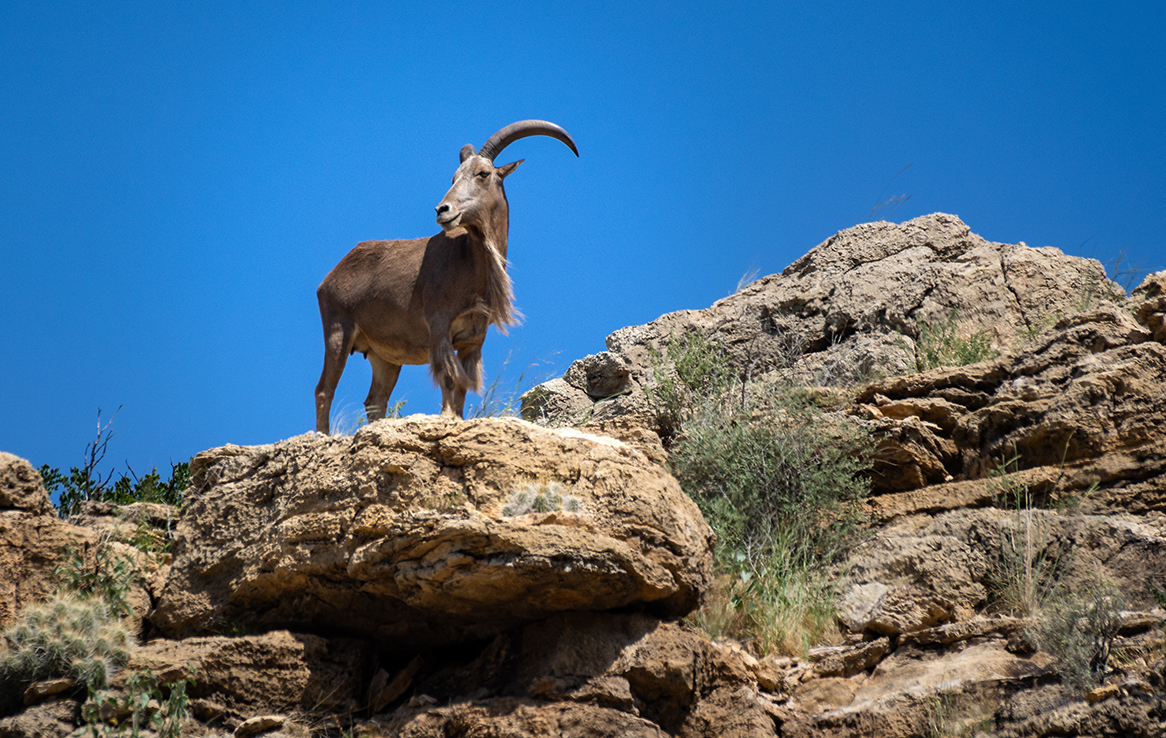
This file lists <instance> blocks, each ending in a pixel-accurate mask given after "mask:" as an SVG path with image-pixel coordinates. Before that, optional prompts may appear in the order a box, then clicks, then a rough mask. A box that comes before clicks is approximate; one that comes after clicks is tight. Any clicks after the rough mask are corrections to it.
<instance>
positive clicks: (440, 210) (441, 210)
mask: <svg viewBox="0 0 1166 738" xmlns="http://www.w3.org/2000/svg"><path fill="white" fill-rule="evenodd" d="M448 212H449V205H446V204H445V203H442V204H440V205H438V206H437V214H438V215H441V214H442V213H448Z"/></svg>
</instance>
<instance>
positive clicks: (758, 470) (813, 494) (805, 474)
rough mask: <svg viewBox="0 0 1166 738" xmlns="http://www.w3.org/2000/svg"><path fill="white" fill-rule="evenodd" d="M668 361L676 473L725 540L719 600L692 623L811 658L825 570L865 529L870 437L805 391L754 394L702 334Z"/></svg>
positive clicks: (771, 386)
mask: <svg viewBox="0 0 1166 738" xmlns="http://www.w3.org/2000/svg"><path fill="white" fill-rule="evenodd" d="M667 351H668V353H667V359H666V360H665V357H664V356H661V355H660V354H659V353H658V352H657V353H655V354H654V361H653V370H654V371H653V374H654V379H655V388H654V389H653V402H654V406H655V408H656V409H657V417H658V418H660V419H663V420H664V421H665V422H662V423H661V426H665V425H666V423H670V424H671V430H672V433H673V435H672V437H671V445H670V449H669V454H670V457H669V467H670V469H671V471H672V473H673V474H674V475H675V476H676V478H677V480H678V481H679V482H680V485H681V487H683V489H684V490H685V492H687V493H688V495H689V496H690V497H692V498H693V500H694V501H695V502H696V503H697V506H698V507H699V508H700V510H701V513H702V514H703V515H704V517H705V520H707V521H708V523H709V525H710V526H711V527H712V529H713V531H714V532H715V533H716V536H717V549H716V562H717V569H718V575H719V576H718V581H719V582H720V584H719V585H718V589H719V592H720V597H719V598H717V597H714V598H712V599H711V600H710V602H709V603H708V604H706V606H705V608H703V609H702V610H701V611H700V612H698V613H697V614H696V615H694V616H693V618H692V619H691V620H692V622H694V623H698V624H700V625H701V627H704V628H706V630H708V631H709V633H710V635H713V636H714V637H716V634H717V633H720V634H727V635H731V636H732V637H737V638H742V639H748V640H752V641H753V642H754V644H755V645H756V646H757V647H758V648H759V649H761V650H763V651H768V650H780V651H783V652H786V653H798V652H804V651H805V650H806V649H808V648H809V647H810V646H811V645H813V644H814V643H816V642H817V641H818V640H819V639H820V638H821V637H822V636H823V635H824V634H825V633H827V632H828V631H830V630H831V628H832V627H833V620H834V618H833V613H834V608H833V602H834V592H833V588H832V585H831V584H830V581H831V578H830V577H829V576H828V573H827V570H828V567H829V565H830V564H831V563H832V562H834V560H835V559H836V558H837V557H838V555H839V554H840V552H841V550H842V548H843V545H844V542H845V541H846V539H847V537H848V536H849V535H850V534H851V533H852V532H853V531H854V530H855V527H856V525H857V523H858V522H859V521H860V520H861V507H860V505H861V501H862V500H863V499H864V498H865V496H866V494H867V492H868V490H869V483H868V482H867V480H866V479H865V477H864V476H863V472H864V471H865V469H866V467H867V464H866V463H865V462H864V461H862V459H863V457H864V455H865V451H866V449H867V447H868V444H869V441H868V438H867V436H866V434H865V433H864V432H862V431H860V430H859V429H858V427H857V426H856V425H854V424H852V423H850V422H849V421H846V420H843V419H838V418H827V417H826V416H825V415H824V414H823V412H822V410H821V409H820V408H819V407H818V406H817V405H816V404H815V403H814V401H813V398H812V397H811V395H810V394H809V393H807V392H805V391H804V390H802V389H800V388H797V387H794V386H792V385H790V384H788V383H785V382H783V381H780V380H770V381H766V382H753V383H750V384H748V385H745V384H744V383H742V382H741V381H740V380H739V378H738V375H737V373H736V372H735V371H734V370H733V367H732V365H731V362H730V359H729V357H728V355H727V354H726V353H725V352H724V351H723V350H722V349H720V348H719V347H718V346H716V345H715V344H714V343H712V342H711V341H709V340H708V339H707V338H705V337H704V336H702V335H700V334H689V335H688V336H686V337H685V338H684V339H681V340H679V341H672V342H671V343H670V344H669V346H668V349H667ZM775 376H776V375H775Z"/></svg>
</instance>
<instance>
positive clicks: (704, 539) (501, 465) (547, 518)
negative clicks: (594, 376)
mask: <svg viewBox="0 0 1166 738" xmlns="http://www.w3.org/2000/svg"><path fill="white" fill-rule="evenodd" d="M192 470H193V473H194V481H193V486H192V489H191V491H190V492H188V493H187V498H186V499H187V504H186V509H185V511H184V513H183V516H182V519H181V521H180V522H179V524H178V527H177V540H176V545H175V555H174V562H173V568H172V571H171V574H170V578H169V581H168V582H167V584H166V587H165V590H164V592H163V594H162V597H161V599H160V601H159V603H158V606H157V609H156V611H155V612H154V614H153V616H152V621H153V623H154V624H155V625H156V626H157V627H158V628H159V629H160V631H161V632H162V633H164V634H166V635H169V636H172V637H178V636H189V635H194V634H203V633H209V632H214V631H215V630H216V629H221V628H223V627H224V626H225V625H230V624H232V623H237V622H245V623H248V624H251V625H260V626H263V627H289V628H293V629H301V630H309V631H312V632H325V633H360V634H362V635H363V636H364V637H368V638H372V639H374V640H376V641H377V642H378V643H379V644H380V645H381V646H382V647H384V648H387V649H401V650H409V649H414V650H415V649H418V648H424V647H426V646H433V645H440V644H445V643H453V642H458V641H464V640H470V639H479V638H484V637H488V636H491V635H493V634H496V633H499V632H501V631H503V630H505V629H506V628H508V627H512V626H514V625H515V624H519V623H523V622H529V621H533V620H537V619H541V618H545V617H548V616H550V615H553V614H555V613H560V612H570V611H594V610H608V609H613V608H623V607H629V606H643V607H647V608H649V609H650V610H651V611H653V612H656V613H659V614H663V615H670V616H676V615H683V614H685V613H687V612H689V611H691V610H692V609H694V608H695V607H696V605H697V603H698V601H699V599H700V597H701V593H702V592H703V591H704V590H705V588H706V586H707V584H708V582H709V578H710V576H711V563H712V554H711V550H712V548H711V544H712V533H711V531H710V530H709V528H708V526H707V525H706V524H705V522H704V520H703V518H702V517H701V515H700V512H699V511H698V510H697V508H696V505H695V504H694V503H693V502H692V501H691V500H690V499H689V498H688V497H687V496H685V494H684V493H683V492H682V491H681V490H680V487H679V485H677V483H676V481H675V480H674V479H673V478H672V477H671V476H670V475H669V474H668V473H667V472H666V471H665V470H664V469H663V467H662V466H660V465H659V464H656V463H654V462H652V461H650V460H649V459H648V458H646V457H645V456H644V455H643V454H642V453H640V452H639V451H637V450H636V449H635V448H633V447H632V446H629V445H626V444H624V443H622V442H620V441H616V440H614V439H611V438H603V437H598V436H589V435H587V434H584V433H580V432H579V431H574V430H567V429H564V430H548V429H544V428H540V427H538V426H535V425H533V424H531V423H527V422H526V421H522V420H519V419H517V418H500V419H483V420H473V421H466V422H461V421H453V420H448V419H444V418H438V417H421V416H414V417H411V418H407V419H404V420H387V421H381V422H377V423H373V424H372V425H369V426H367V427H364V428H362V429H360V430H359V431H358V432H357V433H356V434H355V435H354V436H352V437H351V438H329V437H324V436H319V435H316V434H308V435H305V436H300V437H297V438H293V439H290V440H288V441H284V442H281V443H277V444H274V445H268V446H256V447H239V446H226V447H223V448H218V449H213V450H210V451H206V452H203V453H202V454H199V455H198V456H197V457H196V458H195V459H194V461H193V463H192ZM538 495H541V500H542V501H541V503H540V502H539V501H538V500H536V499H532V498H534V497H537V496H538ZM555 495H558V497H559V498H560V499H559V502H558V503H557V504H556V502H555V500H554V499H553V498H554V497H555ZM572 498H573V499H572ZM532 503H533V504H532ZM556 506H557V507H559V508H560V509H553V510H548V511H545V512H537V511H531V508H532V507H533V508H534V510H537V509H540V508H542V509H545V508H547V507H556ZM572 508H576V509H572Z"/></svg>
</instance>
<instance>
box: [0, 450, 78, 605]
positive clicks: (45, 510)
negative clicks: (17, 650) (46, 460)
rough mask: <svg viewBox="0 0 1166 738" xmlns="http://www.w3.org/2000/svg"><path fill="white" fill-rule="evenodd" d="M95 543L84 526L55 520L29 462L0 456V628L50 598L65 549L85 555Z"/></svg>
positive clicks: (54, 514) (38, 473) (51, 508)
mask: <svg viewBox="0 0 1166 738" xmlns="http://www.w3.org/2000/svg"><path fill="white" fill-rule="evenodd" d="M96 540H97V535H96V534H95V533H93V532H92V531H90V530H88V529H87V528H81V527H78V526H73V525H69V524H68V523H65V522H64V521H62V520H61V519H60V518H58V517H57V513H56V510H55V509H54V508H53V506H52V503H51V502H50V501H49V495H48V493H47V492H45V488H44V484H43V483H42V481H41V477H40V472H38V471H36V469H34V468H33V466H32V464H30V463H29V462H27V461H25V460H24V459H21V458H19V457H17V456H13V455H12V454H7V453H0V572H3V575H0V628H5V627H7V626H9V625H11V624H12V623H13V622H15V620H16V618H17V616H18V615H19V613H20V611H21V610H23V609H24V606H25V605H27V604H28V603H30V602H36V601H37V600H42V599H44V598H46V597H48V596H49V595H50V594H52V592H53V590H54V589H56V587H57V584H58V583H59V580H58V578H57V577H56V576H55V575H54V573H53V572H54V570H55V569H56V568H57V567H58V566H59V565H60V564H61V563H62V561H63V560H64V549H65V547H66V546H69V545H73V546H76V547H77V548H78V549H81V550H83V551H89V550H90V549H91V547H92V544H93V543H94V542H95V541H96ZM89 558H90V560H91V559H92V555H91V554H90V555H89Z"/></svg>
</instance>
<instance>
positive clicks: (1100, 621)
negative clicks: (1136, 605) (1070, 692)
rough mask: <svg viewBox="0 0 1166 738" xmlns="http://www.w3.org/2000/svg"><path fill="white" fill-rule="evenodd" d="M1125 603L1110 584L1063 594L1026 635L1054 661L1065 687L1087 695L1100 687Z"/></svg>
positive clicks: (1060, 593) (1054, 600) (1051, 603)
mask: <svg viewBox="0 0 1166 738" xmlns="http://www.w3.org/2000/svg"><path fill="white" fill-rule="evenodd" d="M1124 608H1125V601H1124V599H1123V598H1122V596H1121V593H1120V592H1118V591H1117V589H1116V588H1115V587H1114V586H1113V585H1112V584H1110V583H1108V582H1104V581H1097V582H1095V583H1094V584H1093V585H1091V586H1089V587H1087V588H1085V589H1084V590H1079V591H1077V592H1069V591H1062V592H1059V593H1058V596H1057V597H1054V598H1052V599H1050V600H1049V601H1047V602H1046V603H1045V606H1044V607H1043V608H1042V610H1041V612H1040V616H1039V617H1038V618H1036V620H1035V622H1034V624H1033V625H1032V626H1031V627H1030V628H1029V629H1028V630H1027V631H1026V633H1027V635H1028V637H1029V638H1030V639H1031V640H1032V642H1033V644H1034V645H1036V647H1037V648H1039V649H1041V650H1042V651H1044V652H1046V653H1048V654H1049V655H1050V656H1052V657H1053V659H1054V664H1055V666H1054V668H1055V670H1056V672H1057V674H1058V675H1059V676H1060V677H1061V681H1062V683H1064V684H1065V685H1067V686H1068V687H1070V688H1072V689H1074V690H1076V691H1077V692H1078V693H1080V694H1084V693H1086V692H1088V691H1089V690H1091V689H1093V688H1094V687H1096V686H1098V684H1100V683H1101V680H1102V678H1103V677H1104V676H1105V672H1106V669H1107V668H1108V664H1109V657H1110V651H1111V649H1112V647H1113V641H1114V639H1115V638H1117V634H1118V630H1119V628H1120V626H1121V611H1122V610H1123V609H1124Z"/></svg>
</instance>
